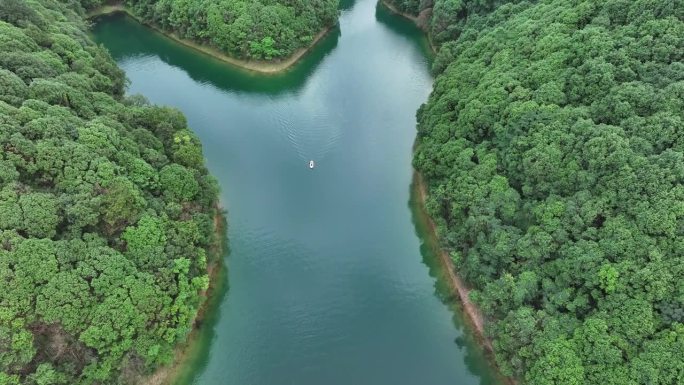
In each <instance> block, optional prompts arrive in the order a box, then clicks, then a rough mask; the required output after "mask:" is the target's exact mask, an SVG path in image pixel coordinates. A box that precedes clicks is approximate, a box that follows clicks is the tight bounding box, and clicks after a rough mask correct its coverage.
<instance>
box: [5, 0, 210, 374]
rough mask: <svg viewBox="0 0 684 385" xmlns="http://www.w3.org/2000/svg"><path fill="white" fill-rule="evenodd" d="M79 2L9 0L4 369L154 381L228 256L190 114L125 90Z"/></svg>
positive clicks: (124, 81) (118, 71)
mask: <svg viewBox="0 0 684 385" xmlns="http://www.w3.org/2000/svg"><path fill="white" fill-rule="evenodd" d="M77 9H80V5H78V4H75V3H63V2H58V1H56V0H2V1H0V282H2V285H1V287H2V290H0V384H2V385H11V384H27V385H32V384H36V385H61V384H64V385H66V384H69V385H70V384H139V383H141V381H142V379H143V378H144V376H145V375H147V374H149V373H151V372H152V371H154V369H155V368H156V367H158V366H160V365H163V364H168V363H170V362H171V361H172V360H173V357H174V348H175V347H176V346H177V345H178V344H179V343H181V342H183V341H185V340H186V338H187V336H188V333H189V332H190V330H191V329H192V327H193V321H194V319H195V316H196V314H197V311H198V308H199V306H200V304H201V303H202V301H203V295H202V292H203V291H204V290H206V289H207V287H208V285H209V277H208V265H211V264H213V263H217V261H219V260H220V257H221V255H222V251H221V237H222V234H220V233H219V232H218V231H217V229H216V227H217V223H220V222H221V220H220V212H219V211H218V208H217V199H218V186H217V183H216V181H215V180H214V178H213V177H212V176H211V175H209V174H208V172H207V169H206V167H205V165H204V158H203V155H202V149H201V145H200V142H199V140H198V138H197V137H196V136H195V135H194V134H193V133H192V132H191V131H190V130H189V129H188V127H187V124H186V121H185V118H184V117H183V115H182V114H181V113H180V112H179V111H177V110H174V109H171V108H165V107H158V106H153V105H149V104H148V103H147V102H146V101H145V99H144V98H143V97H141V96H131V97H126V96H124V88H125V85H126V79H125V77H124V73H123V71H121V70H120V69H119V68H118V67H117V66H116V64H115V63H114V61H113V60H112V59H111V57H110V56H109V54H108V53H107V52H106V50H104V49H103V48H101V47H98V46H96V45H95V44H94V43H93V42H92V41H91V40H90V38H89V37H88V36H87V34H86V31H85V24H84V21H83V18H82V16H81V15H79V14H78V13H77V11H76V10H77Z"/></svg>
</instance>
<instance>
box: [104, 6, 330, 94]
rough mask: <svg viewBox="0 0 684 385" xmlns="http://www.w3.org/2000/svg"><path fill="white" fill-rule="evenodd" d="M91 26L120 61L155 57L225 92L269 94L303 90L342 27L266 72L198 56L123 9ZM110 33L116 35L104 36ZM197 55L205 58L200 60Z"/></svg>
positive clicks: (202, 55) (194, 78)
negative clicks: (290, 62)
mask: <svg viewBox="0 0 684 385" xmlns="http://www.w3.org/2000/svg"><path fill="white" fill-rule="evenodd" d="M92 29H93V33H92V35H93V37H94V38H95V41H96V42H97V43H98V44H102V45H104V46H106V47H107V49H108V50H109V52H110V53H111V55H112V57H113V58H114V60H116V61H117V62H119V63H122V62H125V61H126V59H127V58H131V57H139V56H155V57H159V58H160V59H161V60H162V61H164V62H165V63H167V64H169V65H171V66H173V67H176V68H181V69H182V70H183V71H185V72H186V73H187V74H188V75H189V76H190V77H191V78H192V79H193V80H195V81H197V82H200V83H208V84H211V85H213V86H215V87H217V88H220V89H222V90H226V91H234V92H246V93H258V94H268V95H280V94H286V93H288V92H296V91H297V90H299V89H301V88H302V87H303V86H304V84H306V80H307V79H309V78H310V77H311V74H312V73H313V72H314V71H315V70H316V68H317V67H318V66H319V65H320V64H321V63H322V62H323V60H324V59H325V57H326V56H328V55H329V54H330V53H331V52H332V51H333V49H334V48H335V47H336V46H337V42H338V40H339V38H340V36H341V32H340V27H339V26H335V27H333V28H332V29H331V30H330V32H328V34H327V35H326V36H324V37H323V38H322V39H321V40H320V41H319V42H318V43H316V45H315V46H314V47H313V48H312V49H311V50H310V51H309V52H307V53H306V54H305V55H304V56H303V57H302V59H301V60H299V61H298V62H297V63H296V64H295V65H294V66H292V67H291V68H289V69H288V70H286V71H284V72H282V73H278V74H273V75H263V74H259V73H255V72H253V71H249V70H246V69H242V68H239V67H237V66H234V65H231V64H229V63H226V62H223V61H221V60H219V59H216V58H213V57H211V56H209V55H206V54H201V55H198V51H196V50H194V49H192V48H190V47H186V46H184V45H182V44H178V43H177V42H175V41H173V40H172V39H170V38H168V37H166V36H164V35H163V34H162V33H160V32H158V31H155V30H153V29H152V28H150V27H147V26H145V25H143V24H140V23H139V22H137V21H136V20H135V19H133V18H132V17H130V16H128V15H127V14H126V13H123V12H117V13H113V14H108V15H102V16H99V17H97V18H95V20H94V26H93V28H92ZM109 36H111V37H113V38H103V37H109ZM117 36H119V38H116V37H117ZM120 36H126V39H121V38H120ZM198 57H201V58H202V60H198Z"/></svg>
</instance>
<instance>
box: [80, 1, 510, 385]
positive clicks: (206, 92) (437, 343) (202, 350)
mask: <svg viewBox="0 0 684 385" xmlns="http://www.w3.org/2000/svg"><path fill="white" fill-rule="evenodd" d="M342 9H343V10H342V16H341V18H340V25H339V27H338V28H336V29H334V30H333V31H332V32H331V33H330V34H328V35H327V36H326V37H325V38H324V39H323V41H322V42H320V43H319V44H318V45H316V47H315V48H314V49H313V50H312V51H311V53H310V54H308V55H307V56H306V57H305V58H304V59H303V60H302V61H301V62H300V63H299V64H297V65H296V66H295V67H294V68H293V69H292V70H290V71H288V72H286V73H285V74H280V75H275V76H263V75H256V74H253V73H249V72H246V71H243V70H239V69H236V68H234V67H231V66H230V65H227V64H224V63H222V62H219V61H217V60H215V59H212V58H210V57H208V56H205V55H202V54H200V53H197V52H195V51H193V50H191V49H188V48H186V47H183V46H181V45H178V44H176V43H174V42H173V41H171V40H169V39H167V38H165V37H163V36H162V35H160V34H158V33H156V32H154V31H152V30H150V29H148V28H146V27H144V26H141V25H140V24H137V23H136V22H135V21H134V20H132V19H130V18H128V17H126V16H123V15H113V16H107V17H103V18H101V19H99V21H98V23H97V24H96V25H95V26H94V28H93V34H94V36H95V38H96V40H97V41H98V42H99V43H101V44H104V45H105V46H106V47H107V48H109V50H110V51H111V53H112V56H113V57H114V58H115V59H116V61H117V62H118V63H119V65H120V66H121V67H122V68H123V69H124V70H125V71H126V74H127V76H128V78H129V79H130V81H131V83H130V87H129V93H141V94H144V95H145V96H146V97H147V98H148V99H149V100H150V101H152V102H154V103H159V104H167V105H171V106H174V107H177V108H179V109H180V110H182V111H183V112H184V113H185V115H186V116H187V118H188V121H189V124H190V126H191V127H192V128H193V129H194V131H195V132H196V133H197V134H198V135H199V137H200V138H201V140H202V142H203V144H204V151H205V155H206V158H207V162H208V166H209V168H210V170H211V172H212V173H213V174H214V175H215V176H216V177H217V178H218V180H219V182H220V184H221V187H222V203H223V205H224V206H225V207H226V209H227V210H228V223H229V230H228V235H229V239H230V247H231V253H230V255H229V256H226V265H227V266H228V273H227V281H228V282H229V286H230V287H229V289H228V290H223V291H221V292H220V293H219V296H218V297H217V298H216V306H215V307H214V308H213V309H212V310H210V312H209V315H208V317H207V319H206V321H205V324H204V325H203V327H202V329H201V333H200V336H199V340H198V343H197V345H196V351H194V352H193V356H192V357H191V359H190V360H189V361H188V363H187V364H186V366H185V367H184V368H183V370H182V375H181V376H180V377H179V380H178V382H179V383H182V384H212V385H213V384H217V385H218V384H229V385H230V384H240V385H280V384H282V385H288V384H296V385H335V384H340V385H342V384H344V385H349V384H358V385H365V384H368V385H384V384H387V385H390V384H392V385H404V384H405V385H414V384H415V385H418V384H428V385H441V384H459V385H470V384H482V385H493V384H498V383H499V382H498V380H497V379H496V378H495V376H494V374H493V373H494V370H493V369H492V368H491V367H490V366H489V365H488V364H487V360H486V359H485V358H484V356H483V353H482V352H481V350H480V348H479V347H478V346H477V344H476V343H474V342H473V340H472V337H471V335H470V334H469V332H468V331H467V330H466V329H464V327H463V324H462V322H461V316H460V313H459V311H458V309H457V307H456V306H455V305H454V304H453V302H452V298H451V295H450V294H449V292H448V291H447V290H444V289H443V288H442V286H443V283H442V282H441V280H440V279H439V276H440V270H439V267H438V266H437V262H436V260H435V257H434V255H433V253H432V252H431V250H430V248H429V247H427V245H426V244H424V243H425V240H424V239H425V238H424V224H423V223H422V222H421V221H420V216H419V215H417V214H416V212H417V211H416V207H415V205H414V204H413V203H412V199H411V191H412V190H411V182H412V168H411V146H412V143H413V140H414V137H415V111H416V110H417V108H418V107H419V106H420V104H421V103H423V102H424V101H425V100H427V97H428V95H429V92H430V89H431V85H432V79H431V77H430V74H429V66H430V62H429V61H430V59H429V56H430V55H429V50H428V48H427V43H426V41H425V39H424V37H423V36H422V34H421V32H420V31H418V30H417V29H416V28H415V27H414V26H413V25H412V24H411V23H410V22H407V21H405V20H403V19H401V18H400V17H397V16H394V15H391V14H389V13H388V11H386V10H385V9H384V8H383V7H380V6H378V5H377V4H376V3H375V0H359V1H357V2H350V1H346V2H344V5H343V7H342ZM311 159H313V160H314V161H315V162H316V168H315V169H313V170H311V169H309V168H308V162H309V160H311Z"/></svg>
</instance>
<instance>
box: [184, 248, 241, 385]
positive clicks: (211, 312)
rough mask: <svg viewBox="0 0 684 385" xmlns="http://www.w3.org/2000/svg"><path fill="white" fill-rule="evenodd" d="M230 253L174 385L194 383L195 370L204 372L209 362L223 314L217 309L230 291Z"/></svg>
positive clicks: (216, 279) (223, 263)
mask: <svg viewBox="0 0 684 385" xmlns="http://www.w3.org/2000/svg"><path fill="white" fill-rule="evenodd" d="M229 253H230V251H228V252H227V253H226V255H225V256H224V257H223V258H224V260H223V262H222V265H221V267H220V270H219V272H218V273H217V274H218V276H217V277H216V278H215V281H214V282H215V284H214V286H213V287H212V288H211V290H212V292H211V293H210V296H209V300H208V302H207V303H206V304H205V305H204V309H205V311H204V314H203V318H202V320H201V321H200V322H199V324H198V325H197V328H196V329H195V331H194V332H193V333H194V335H191V336H190V338H189V342H188V348H187V349H188V350H186V351H185V352H184V353H183V354H184V358H183V359H184V361H183V362H182V363H181V364H180V366H178V367H177V369H176V370H178V372H176V373H174V375H173V379H174V380H173V384H178V385H180V384H190V383H192V380H193V378H194V377H195V370H199V371H203V370H204V369H205V367H206V366H207V363H208V362H209V359H208V358H209V354H210V352H211V349H210V347H211V342H212V341H213V340H214V339H215V338H216V326H217V325H218V324H219V321H220V320H221V312H220V311H217V309H218V307H219V306H220V305H221V303H222V302H223V301H224V299H225V296H226V294H227V293H228V289H229V283H228V263H227V262H226V258H228V254H229Z"/></svg>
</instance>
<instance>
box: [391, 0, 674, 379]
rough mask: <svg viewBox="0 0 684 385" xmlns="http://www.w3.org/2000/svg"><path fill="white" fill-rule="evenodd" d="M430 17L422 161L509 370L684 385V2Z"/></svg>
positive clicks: (533, 7) (460, 10) (434, 208)
mask: <svg viewBox="0 0 684 385" xmlns="http://www.w3.org/2000/svg"><path fill="white" fill-rule="evenodd" d="M404 3H405V4H407V7H409V6H413V5H411V4H414V2H410V1H408V2H404ZM424 5H425V4H424ZM427 6H429V7H432V13H433V14H432V18H431V21H430V27H429V28H430V31H431V33H432V34H433V36H434V37H436V39H435V41H436V42H437V43H438V44H439V45H440V46H441V49H440V51H439V54H438V56H437V58H436V61H435V64H434V71H435V73H436V74H438V76H437V79H436V82H435V84H434V90H433V93H432V95H431V97H430V99H429V101H428V103H427V104H425V105H424V106H422V107H421V108H420V110H419V111H418V121H419V128H418V130H419V132H418V142H417V148H416V153H415V158H414V165H415V167H416V168H417V169H418V170H419V171H420V172H421V173H422V174H423V175H424V176H425V177H426V179H427V183H428V189H429V198H428V201H427V207H428V210H429V212H430V213H431V214H432V216H433V217H434V218H435V219H436V221H437V224H438V228H439V233H440V235H441V237H442V241H443V243H444V246H445V247H446V248H447V249H448V250H450V251H451V256H452V258H453V260H454V262H455V264H456V266H457V269H458V271H459V272H460V273H461V274H462V275H463V277H464V278H465V279H467V281H468V282H470V283H471V284H472V285H473V286H474V288H475V290H474V292H473V293H472V297H473V299H474V300H476V302H477V303H478V304H479V305H480V306H481V308H482V309H483V310H484V312H485V314H486V317H487V318H488V320H489V322H488V324H489V327H488V333H489V335H490V336H491V337H492V338H493V342H494V348H495V352H496V358H497V361H498V363H499V364H500V366H501V367H502V368H503V370H504V372H505V373H506V374H508V375H513V376H515V377H517V378H519V379H520V380H521V381H522V383H524V384H533V385H556V384H563V385H584V384H586V385H597V384H601V385H611V384H614V385H679V384H682V383H683V382H682V381H684V124H683V123H684V2H683V1H682V0H673V1H653V0H634V1H633V0H602V1H598V0H584V1H581V0H545V1H538V2H520V1H512V2H504V1H467V0H463V1H460V0H435V2H434V4H427ZM417 11H420V9H417ZM414 12H415V11H414Z"/></svg>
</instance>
